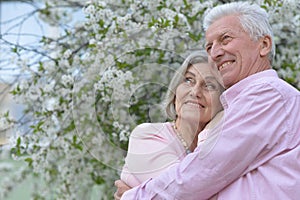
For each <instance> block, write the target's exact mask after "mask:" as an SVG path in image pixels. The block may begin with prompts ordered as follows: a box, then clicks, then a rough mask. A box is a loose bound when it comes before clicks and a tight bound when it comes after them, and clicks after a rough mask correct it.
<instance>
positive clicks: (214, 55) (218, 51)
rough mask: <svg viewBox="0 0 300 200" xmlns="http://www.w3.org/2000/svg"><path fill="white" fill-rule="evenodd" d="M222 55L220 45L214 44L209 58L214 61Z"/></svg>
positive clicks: (222, 51)
mask: <svg viewBox="0 0 300 200" xmlns="http://www.w3.org/2000/svg"><path fill="white" fill-rule="evenodd" d="M223 54H224V49H223V47H222V45H221V44H218V43H215V44H213V45H212V47H211V49H210V57H211V58H212V59H213V60H214V61H215V60H217V59H218V58H219V57H220V56H222V55H223Z"/></svg>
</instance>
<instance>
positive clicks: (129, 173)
mask: <svg viewBox="0 0 300 200" xmlns="http://www.w3.org/2000/svg"><path fill="white" fill-rule="evenodd" d="M165 126H166V124H163V123H158V124H151V123H145V124H141V125H139V126H137V127H136V128H135V129H134V130H133V132H132V133H131V135H130V138H129V146H128V152H127V156H126V159H125V165H124V167H123V170H122V173H121V179H122V180H123V181H124V182H126V184H127V185H129V186H131V187H134V186H137V185H139V184H141V183H142V182H143V181H145V180H147V179H149V178H153V177H156V176H158V175H159V174H160V173H161V172H162V171H164V170H166V169H168V168H169V167H170V166H172V165H174V164H175V163H179V161H180V160H181V159H180V157H181V156H183V155H182V154H183V152H184V151H183V147H181V146H182V145H181V146H180V144H178V141H177V140H176V138H175V137H174V135H172V134H171V133H170V132H169V131H168V129H167V128H166V127H165ZM180 154H181V155H180Z"/></svg>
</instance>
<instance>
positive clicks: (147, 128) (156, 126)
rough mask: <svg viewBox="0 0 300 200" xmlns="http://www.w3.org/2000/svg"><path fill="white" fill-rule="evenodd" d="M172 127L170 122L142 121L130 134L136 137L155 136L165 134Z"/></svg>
mask: <svg viewBox="0 0 300 200" xmlns="http://www.w3.org/2000/svg"><path fill="white" fill-rule="evenodd" d="M170 127H171V123H170V122H160V123H142V124H139V125H137V126H136V127H135V128H134V129H133V131H132V133H131V135H130V136H135V137H153V136H163V134H165V133H167V132H169V129H170Z"/></svg>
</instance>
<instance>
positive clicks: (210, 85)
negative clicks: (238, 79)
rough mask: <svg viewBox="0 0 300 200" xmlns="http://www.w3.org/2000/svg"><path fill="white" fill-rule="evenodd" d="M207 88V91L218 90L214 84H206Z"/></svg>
mask: <svg viewBox="0 0 300 200" xmlns="http://www.w3.org/2000/svg"><path fill="white" fill-rule="evenodd" d="M205 87H206V89H207V90H216V89H217V86H216V85H214V84H206V85H205Z"/></svg>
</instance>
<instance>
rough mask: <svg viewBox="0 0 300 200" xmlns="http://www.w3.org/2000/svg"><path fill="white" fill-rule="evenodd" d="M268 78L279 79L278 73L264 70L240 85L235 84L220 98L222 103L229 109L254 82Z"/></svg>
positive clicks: (244, 80)
mask: <svg viewBox="0 0 300 200" xmlns="http://www.w3.org/2000/svg"><path fill="white" fill-rule="evenodd" d="M267 77H275V78H278V75H277V72H276V71H275V70H274V69H268V70H264V71H262V72H258V73H255V74H253V75H250V76H248V77H246V78H244V79H243V80H241V81H239V82H238V83H236V84H234V85H233V86H231V87H230V88H228V89H226V90H225V91H224V92H223V94H222V95H221V97H220V101H221V103H222V105H223V107H224V108H227V107H228V103H230V102H231V101H232V100H233V99H235V97H236V96H238V95H239V94H240V93H241V92H242V90H244V89H245V88H248V87H249V86H251V85H252V84H253V82H255V81H257V80H259V79H264V78H267Z"/></svg>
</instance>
